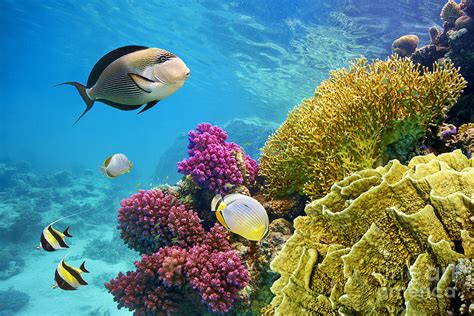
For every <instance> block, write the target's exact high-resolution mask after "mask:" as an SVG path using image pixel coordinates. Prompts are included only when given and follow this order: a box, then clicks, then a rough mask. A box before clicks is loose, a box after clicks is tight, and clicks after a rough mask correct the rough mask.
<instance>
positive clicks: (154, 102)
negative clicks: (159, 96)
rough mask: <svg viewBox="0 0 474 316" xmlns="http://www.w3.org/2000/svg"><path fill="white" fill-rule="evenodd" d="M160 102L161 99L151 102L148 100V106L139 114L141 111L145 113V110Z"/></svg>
mask: <svg viewBox="0 0 474 316" xmlns="http://www.w3.org/2000/svg"><path fill="white" fill-rule="evenodd" d="M158 102H160V100H156V101H151V102H148V103H147V104H146V106H145V107H144V108H143V109H141V110H140V112H138V113H137V114H140V113H143V112H145V111H148V110H149V109H151V108H152V107H154V106H155V105H156V104H157V103H158Z"/></svg>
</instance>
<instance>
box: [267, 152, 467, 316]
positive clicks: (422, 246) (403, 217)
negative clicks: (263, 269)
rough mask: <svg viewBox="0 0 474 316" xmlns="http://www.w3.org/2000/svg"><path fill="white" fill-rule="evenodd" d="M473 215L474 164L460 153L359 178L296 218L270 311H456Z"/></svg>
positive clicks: (278, 266) (276, 264)
mask: <svg viewBox="0 0 474 316" xmlns="http://www.w3.org/2000/svg"><path fill="white" fill-rule="evenodd" d="M473 210H474V164H473V161H472V160H468V159H467V158H466V156H464V155H463V154H462V153H461V152H460V151H455V152H453V153H449V154H443V155H440V156H437V157H436V156H434V155H427V156H418V157H415V158H413V159H412V160H411V161H410V163H409V164H408V166H404V165H402V164H400V163H399V162H398V161H396V160H395V161H392V162H390V163H389V164H388V165H386V166H385V167H378V168H376V169H367V170H364V171H360V172H356V173H354V174H352V175H351V176H349V177H347V178H345V179H344V180H342V181H340V182H338V183H337V184H335V185H334V186H333V187H332V189H331V192H330V193H329V194H327V195H326V196H325V197H323V198H321V199H319V200H316V201H314V202H312V203H311V204H309V205H308V206H307V207H306V210H305V211H306V213H307V215H308V216H302V217H299V218H297V219H296V220H295V229H296V231H295V234H294V235H293V236H292V237H291V238H290V239H289V240H288V242H287V243H286V244H285V246H284V248H283V249H282V251H281V252H280V254H279V255H278V256H277V257H276V258H275V260H274V261H273V262H272V263H271V267H272V269H274V270H276V271H277V272H278V273H280V275H281V277H280V279H279V280H277V281H276V282H275V283H274V284H273V286H272V292H273V293H274V294H275V295H276V297H275V298H274V300H273V301H272V304H271V307H269V308H268V310H273V311H275V312H276V314H277V315H296V314H297V315H331V314H332V315H336V314H341V313H342V314H350V315H354V314H360V315H388V314H390V315H398V314H402V313H404V314H406V315H438V314H445V313H446V312H448V311H454V310H455V309H456V308H457V306H455V304H454V303H455V301H453V299H452V297H449V295H448V293H449V290H452V289H453V288H454V287H455V286H459V287H463V286H464V284H465V281H462V282H464V283H462V282H461V281H459V282H458V283H459V285H457V284H454V283H453V281H452V278H451V275H452V272H453V271H456V270H459V269H457V264H458V262H459V260H461V259H463V258H470V259H473V256H474V253H473V252H472V249H473V248H472V244H473V242H474V238H473V235H474V234H473V233H474V223H473V222H472V221H471V220H470V218H471V217H472V216H473ZM458 279H460V278H458ZM460 280H461V279H460ZM464 287H465V286H464ZM451 293H452V292H451ZM467 305H469V302H467Z"/></svg>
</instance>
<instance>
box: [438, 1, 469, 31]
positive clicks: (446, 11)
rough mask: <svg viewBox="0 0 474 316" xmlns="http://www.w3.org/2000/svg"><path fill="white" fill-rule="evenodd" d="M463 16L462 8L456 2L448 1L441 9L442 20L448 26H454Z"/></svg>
mask: <svg viewBox="0 0 474 316" xmlns="http://www.w3.org/2000/svg"><path fill="white" fill-rule="evenodd" d="M461 15H463V12H462V10H461V6H460V5H459V4H457V3H456V2H455V1H454V0H448V2H446V4H445V5H444V6H443V8H442V9H441V14H440V16H441V20H443V22H445V23H447V24H448V25H453V24H454V22H455V21H456V19H457V18H459V17H460V16H461Z"/></svg>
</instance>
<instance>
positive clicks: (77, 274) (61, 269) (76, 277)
mask: <svg viewBox="0 0 474 316" xmlns="http://www.w3.org/2000/svg"><path fill="white" fill-rule="evenodd" d="M85 263H86V262H85V261H84V262H83V263H82V264H81V266H80V267H79V268H75V267H73V266H71V265H69V264H67V263H66V262H64V258H63V259H62V260H61V261H60V262H59V264H58V266H57V267H56V271H55V273H54V281H55V282H54V284H53V289H55V288H58V287H59V288H60V289H63V290H66V291H73V290H77V289H78V288H79V287H81V286H85V285H87V284H88V283H87V282H86V281H85V280H84V279H83V278H82V274H83V273H84V272H85V273H89V271H87V269H86V267H85Z"/></svg>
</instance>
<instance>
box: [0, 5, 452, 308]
mask: <svg viewBox="0 0 474 316" xmlns="http://www.w3.org/2000/svg"><path fill="white" fill-rule="evenodd" d="M444 2H445V1H443V0H438V1H435V0H390V1H386V0H384V1H369V0H337V1H333V0H331V1H329V0H325V1H323V0H295V1H282V0H278V1H274V0H258V1H243V0H241V1H217V0H215V1H197V0H195V1H191V0H186V1H132V0H129V1H125V0H123V1H112V0H107V1H92V0H91V1H26V0H24V1H15V0H0V38H1V41H0V60H1V61H2V65H1V67H0V100H1V104H0V161H3V162H6V163H7V165H11V164H13V165H15V164H18V163H19V162H20V161H25V162H26V163H27V165H15V168H14V169H15V171H14V172H15V173H18V174H24V173H26V172H29V173H31V174H34V175H35V176H37V177H40V178H41V177H46V178H47V177H49V176H52V175H54V174H56V173H57V172H60V171H63V170H66V171H69V172H71V174H72V175H73V177H74V178H73V179H74V180H73V182H79V181H90V182H94V184H96V183H102V182H103V186H104V187H107V186H111V188H112V190H115V192H120V194H119V193H117V195H116V196H113V197H111V199H110V201H109V202H108V203H109V205H110V210H107V212H108V213H107V216H105V215H104V218H107V219H110V218H111V222H110V223H106V222H102V223H101V225H103V226H104V227H107V234H113V231H114V226H115V222H114V221H113V218H114V216H115V213H114V212H115V210H116V208H117V206H118V201H119V200H120V198H121V197H124V196H126V195H127V194H129V193H130V192H133V191H135V190H136V187H143V186H145V183H146V185H149V184H150V183H153V184H157V183H160V182H163V181H165V179H163V178H164V176H165V175H167V176H168V175H169V176H170V177H171V178H173V179H176V178H177V177H178V176H177V173H176V170H175V169H173V166H174V165H175V164H176V162H177V161H178V160H179V159H180V157H179V155H173V153H174V150H171V151H170V150H169V148H173V145H174V144H175V143H179V142H180V140H181V143H182V142H183V141H182V140H183V139H184V135H185V134H186V133H187V132H188V131H189V130H190V129H192V128H194V127H195V126H196V125H197V124H198V123H200V122H205V121H207V122H211V123H213V124H218V125H224V124H226V123H227V122H229V121H230V120H232V119H235V118H241V119H249V118H252V119H254V120H257V121H260V122H265V123H268V124H269V125H271V126H277V124H279V123H281V122H282V121H283V120H284V118H285V117H286V115H287V113H288V111H289V110H290V109H292V108H293V107H294V106H295V105H297V104H298V103H299V102H300V101H301V100H302V99H303V98H305V97H309V96H312V93H313V92H314V89H315V88H316V86H317V84H318V83H319V82H321V80H323V79H325V78H326V77H327V76H328V72H329V71H330V70H332V69H336V68H340V67H343V66H346V65H347V64H348V62H349V61H350V60H353V59H354V58H357V57H360V56H365V57H367V58H369V59H371V58H385V56H387V55H388V54H390V45H391V42H392V41H393V39H395V38H397V37H398V36H401V35H404V34H406V33H415V34H417V35H418V36H419V37H420V40H421V44H424V43H427V42H428V37H427V29H428V28H429V27H430V26H432V25H433V23H436V22H438V23H439V16H438V15H439V10H440V8H441V6H442V5H443V3H444ZM125 45H144V46H150V47H160V48H164V49H166V50H169V51H171V52H173V53H175V54H176V55H178V56H179V57H181V58H182V59H183V60H184V62H185V63H186V64H187V65H188V67H189V68H190V69H191V76H190V78H189V79H188V80H187V82H186V83H185V85H184V86H183V87H182V88H181V89H180V90H179V91H178V92H177V93H176V94H174V95H172V96H171V97H169V98H168V99H166V100H164V101H162V102H160V103H159V104H158V105H157V106H156V107H154V108H153V109H152V110H150V111H148V112H146V113H143V114H140V115H136V114H135V113H134V112H123V111H118V110H116V109H114V108H112V107H109V106H106V105H104V104H101V103H96V104H95V105H94V107H93V109H92V110H91V111H90V112H89V113H88V114H87V115H86V116H85V117H84V118H83V119H82V120H81V121H80V122H79V123H78V124H76V125H74V126H73V123H74V122H75V120H76V119H77V117H78V116H79V115H80V114H81V113H82V111H83V110H84V104H83V101H82V100H81V98H80V96H79V94H78V93H77V92H76V90H75V89H74V88H72V87H69V86H60V87H54V85H55V84H57V83H61V82H64V81H78V82H82V83H85V82H86V81H87V77H88V75H89V72H90V70H91V68H92V67H93V65H94V64H95V62H96V61H97V60H98V59H99V58H100V57H102V56H103V55H104V54H106V53H107V52H109V51H111V50H113V49H115V48H117V47H120V46H125ZM272 124H273V125H272ZM258 133H261V131H259V130H255V135H252V134H251V133H250V135H249V136H246V137H248V138H250V139H249V141H251V140H252V139H260V141H259V142H260V144H256V145H255V146H254V147H259V146H261V145H262V143H263V140H264V139H265V136H266V135H264V137H262V135H259V134H258ZM266 133H268V131H266ZM229 134H230V135H229V136H230V138H231V139H238V138H239V135H238V131H234V132H233V133H229ZM175 146H176V145H175ZM116 152H122V153H125V154H126V155H127V156H128V157H129V158H130V160H132V161H133V163H134V168H133V170H132V172H131V173H130V174H128V175H126V176H124V177H122V178H120V179H117V180H116V181H115V182H114V183H112V184H111V183H110V181H106V179H103V178H102V177H101V175H100V173H99V172H98V167H99V166H100V165H101V163H102V161H103V160H104V159H105V158H106V157H107V156H108V155H110V154H112V153H116ZM183 152H185V149H183ZM255 155H258V152H257V154H254V158H258V157H255ZM181 158H184V157H181ZM159 161H161V162H162V164H163V163H164V165H166V166H171V167H169V168H168V167H166V168H165V169H166V170H165V171H164V172H163V171H161V173H160V174H159V175H157V174H156V168H157V165H158V163H159ZM1 166H2V167H1V168H6V167H5V166H3V165H1ZM25 169H27V170H25ZM87 169H90V170H92V172H93V173H92V175H88V176H87V177H86V178H84V176H83V172H84V170H87ZM22 172H23V173H22ZM41 179H43V178H41ZM81 179H82V180H81ZM84 179H86V180H84ZM38 181H39V180H38ZM48 181H49V180H48ZM24 183H25V185H29V184H28V181H25V182H24ZM9 185H10V184H6V183H0V193H3V194H7V193H8V194H11V192H17V194H18V196H17V199H20V200H21V199H26V198H28V195H25V196H22V195H21V194H22V193H21V192H22V188H19V187H18V184H16V185H17V187H14V188H12V187H10V186H9ZM101 185H102V184H101ZM31 186H33V185H31ZM46 189H48V188H46ZM46 189H45V190H46ZM12 190H14V191H12ZM48 190H49V189H48ZM62 190H63V191H64V190H67V189H66V188H64V189H62ZM63 191H61V192H63ZM18 192H19V193H18ZM48 192H49V191H48ZM25 194H26V193H25ZM48 194H49V193H48ZM45 196H46V197H45V199H48V197H47V195H45ZM51 199H52V198H51ZM97 199H100V197H98V198H97ZM77 200H79V199H77ZM11 203H16V202H11ZM54 203H56V202H54ZM78 203H79V202H78ZM91 203H92V202H91ZM57 204H58V203H57ZM12 205H13V206H12ZM58 205H59V206H56V207H57V208H60V203H59V204H58ZM75 205H76V204H72V205H70V207H71V208H72V209H73V208H75ZM78 205H79V204H78ZM1 206H2V208H0V212H4V213H7V212H9V210H10V208H11V209H13V208H14V207H17V206H18V205H16V204H15V205H14V204H8V203H6V202H3V204H1ZM47 211H48V210H47V209H46V210H44V211H42V212H43V213H41V214H42V215H41V218H42V219H43V221H46V220H49V219H51V221H52V220H54V215H55V214H50V215H47ZM101 211H103V212H105V210H98V211H97V212H101ZM25 212H26V211H25ZM38 212H39V211H38ZM60 213H61V212H60ZM64 213H67V211H64ZM91 225H92V224H91ZM90 227H93V225H92V226H90ZM26 229H28V228H27V227H26ZM101 229H102V228H101ZM98 230H100V229H98ZM84 232H85V230H84ZM13 233H15V232H13ZM84 234H85V233H84ZM107 234H105V233H104V235H107ZM99 235H100V234H99ZM110 236H112V235H110ZM11 240H15V238H12V239H11ZM11 240H8V241H7V242H8V243H10V242H11ZM32 240H34V242H33V241H32V243H36V239H32ZM23 241H25V240H24V239H23ZM26 241H28V239H26ZM26 241H25V242H26ZM4 242H5V241H1V244H2V245H3V244H4ZM17 247H24V246H23V245H18V246H17ZM23 255H24V260H25V261H27V260H30V259H29V257H28V251H25V252H24V253H23ZM32 260H33V259H32ZM117 269H118V267H116V268H115V270H117ZM120 269H122V270H123V267H120ZM115 270H114V272H116V271H115ZM117 271H118V270H117ZM28 273H31V275H34V271H28V270H24V271H23V272H22V273H21V274H20V275H23V276H24V275H25V274H28ZM15 277H18V276H15ZM15 277H12V278H11V279H8V280H6V281H1V280H0V290H3V289H7V288H8V287H10V286H15V279H13V278H15ZM12 280H13V281H12ZM22 280H23V279H22ZM18 282H19V284H23V285H24V283H22V282H23V281H21V282H20V281H18ZM48 286H49V284H48ZM15 288H16V289H17V290H20V291H26V292H28V293H29V295H30V296H34V293H32V291H30V290H27V289H22V288H21V286H15ZM101 293H103V295H104V296H103V300H108V301H110V306H112V307H113V306H114V304H113V302H111V301H112V299H111V297H110V296H108V295H107V294H106V293H105V291H102V292H101ZM44 299H45V300H48V299H49V300H54V299H55V297H54V296H52V297H48V298H44ZM61 300H62V301H61ZM64 300H67V297H66V296H64V295H63V294H61V299H60V300H59V301H57V302H64ZM40 301H41V300H40V299H39V298H38V297H36V298H34V299H31V298H30V302H29V303H28V304H29V305H31V304H36V305H32V306H30V307H29V308H27V309H26V311H23V312H18V313H20V314H21V313H23V315H27V314H31V313H32V311H33V310H35V311H37V314H36V315H50V314H54V313H52V312H49V311H48V310H47V309H44V308H45V306H47V304H40V303H39V302H40ZM25 308H26V307H25ZM64 310H67V307H64ZM111 312H112V314H114V313H115V312H116V311H115V310H111ZM0 313H1V311H0ZM65 314H67V315H82V314H81V313H80V312H78V311H75V310H67V313H65Z"/></svg>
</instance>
